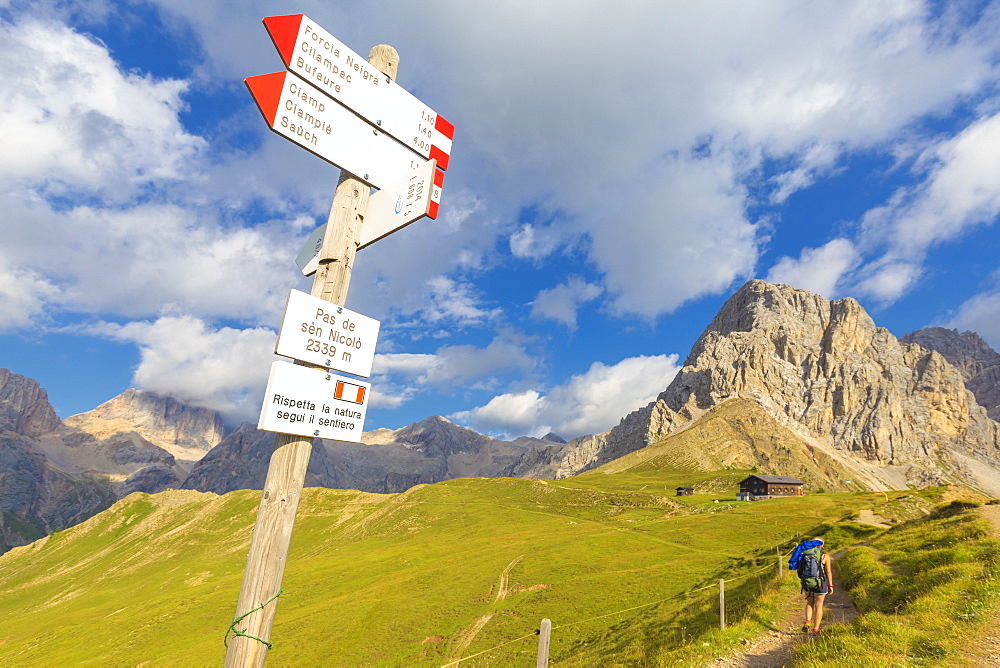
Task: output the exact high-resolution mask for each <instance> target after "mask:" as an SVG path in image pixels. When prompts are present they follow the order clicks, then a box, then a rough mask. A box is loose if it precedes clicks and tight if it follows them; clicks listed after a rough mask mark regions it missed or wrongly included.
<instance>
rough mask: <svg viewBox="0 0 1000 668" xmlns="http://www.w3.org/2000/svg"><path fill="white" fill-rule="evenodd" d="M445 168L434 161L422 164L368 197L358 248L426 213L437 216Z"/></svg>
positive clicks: (431, 216) (432, 216)
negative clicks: (437, 165)
mask: <svg viewBox="0 0 1000 668" xmlns="http://www.w3.org/2000/svg"><path fill="white" fill-rule="evenodd" d="M442 185H444V172H442V171H441V170H439V169H435V167H434V161H433V160H431V161H430V162H429V163H427V164H426V165H421V166H419V167H417V168H416V169H415V170H413V171H412V172H410V173H409V174H408V175H406V176H405V177H403V178H401V179H400V180H398V181H396V183H394V184H392V185H391V186H389V187H388V188H386V189H384V190H379V191H378V192H376V193H373V194H372V196H371V198H370V199H369V200H368V209H367V210H366V211H365V221H364V224H363V225H362V226H361V235H360V238H359V239H358V250H360V249H362V248H364V247H365V246H370V245H371V244H373V243H375V242H376V241H378V240H379V239H382V238H384V237H387V236H389V235H390V234H392V233H393V232H395V231H396V230H399V229H402V228H403V227H406V226H407V225H409V224H410V223H412V222H415V221H417V220H420V219H421V218H423V217H424V216H427V217H428V218H437V213H438V206H439V205H440V203H441V186H442Z"/></svg>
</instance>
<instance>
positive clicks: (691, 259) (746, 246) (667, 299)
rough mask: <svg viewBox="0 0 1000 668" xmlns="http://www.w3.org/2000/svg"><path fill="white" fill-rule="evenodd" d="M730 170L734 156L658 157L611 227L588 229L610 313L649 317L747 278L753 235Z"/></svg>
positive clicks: (606, 224) (743, 199)
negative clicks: (655, 163) (661, 159)
mask: <svg viewBox="0 0 1000 668" xmlns="http://www.w3.org/2000/svg"><path fill="white" fill-rule="evenodd" d="M736 169H737V167H736V165H735V158H734V157H733V156H725V155H723V156H714V155H713V156H711V157H708V158H701V159H699V158H694V159H673V158H668V159H664V160H663V161H662V162H661V163H660V164H658V165H656V166H655V168H651V169H650V171H649V172H648V173H647V174H645V175H644V177H643V179H642V182H643V186H644V188H643V189H642V190H641V191H639V192H637V193H636V195H635V197H634V198H632V199H631V200H629V201H623V202H619V203H618V204H619V210H618V211H617V213H616V216H615V218H614V219H613V224H611V221H610V220H604V221H601V222H600V224H596V223H595V225H594V227H592V228H591V229H590V230H589V234H590V236H591V238H592V240H593V241H592V250H591V253H590V256H591V260H592V261H593V262H594V263H595V264H596V265H597V267H598V268H599V269H600V270H601V271H603V272H604V278H605V285H606V287H607V290H608V291H609V292H610V293H611V294H612V303H611V308H612V310H613V311H614V312H616V313H619V314H636V315H640V316H644V317H655V316H656V315H659V314H661V313H665V312H670V311H672V310H674V309H676V308H677V307H678V306H680V305H681V304H683V303H685V302H686V301H689V300H691V299H694V298H695V297H699V296H703V295H707V294H714V293H718V292H722V291H724V290H726V289H727V288H728V287H729V286H730V285H731V284H732V283H733V281H736V280H737V279H740V278H746V277H748V276H750V275H751V274H752V272H753V268H754V265H755V264H756V261H757V254H758V250H757V244H758V231H757V228H756V227H755V226H754V225H752V224H751V223H750V222H749V221H748V220H747V219H746V213H745V207H746V193H745V191H744V189H743V188H742V187H740V186H738V185H736V184H735V181H736V178H735V173H734V172H735V171H736Z"/></svg>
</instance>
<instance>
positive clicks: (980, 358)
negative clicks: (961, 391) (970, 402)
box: [899, 327, 1000, 420]
mask: <svg viewBox="0 0 1000 668" xmlns="http://www.w3.org/2000/svg"><path fill="white" fill-rule="evenodd" d="M899 340H900V341H903V342H905V343H916V344H917V345H919V346H921V347H923V348H926V349H927V350H934V351H937V352H939V353H941V355H943V356H944V358H945V359H946V360H948V361H949V362H950V363H951V365H952V366H954V367H955V368H956V369H958V371H959V372H960V373H961V374H962V378H964V379H965V386H966V387H967V388H969V391H971V392H972V394H974V395H975V396H976V401H977V402H978V403H979V405H980V406H982V407H983V408H985V409H986V411H987V412H988V413H989V416H990V417H991V418H992V419H993V420H1000V353H998V352H997V351H995V350H993V348H991V347H990V346H989V344H988V343H986V342H985V341H983V339H982V337H980V336H979V335H978V334H976V333H975V332H962V333H961V334H959V333H958V330H957V329H945V328H944V327H928V328H927V329H920V330H917V331H915V332H911V333H909V334H907V335H905V336H903V337H901V338H900V339H899Z"/></svg>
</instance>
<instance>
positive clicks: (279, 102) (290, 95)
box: [245, 72, 427, 189]
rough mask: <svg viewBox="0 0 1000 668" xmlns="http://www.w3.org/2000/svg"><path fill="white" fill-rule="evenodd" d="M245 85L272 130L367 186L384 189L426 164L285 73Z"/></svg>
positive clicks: (258, 79)
mask: <svg viewBox="0 0 1000 668" xmlns="http://www.w3.org/2000/svg"><path fill="white" fill-rule="evenodd" d="M245 83H246V85H247V88H249V89H250V94H251V95H253V98H254V101H255V102H256V103H257V108H258V109H260V113H261V114H263V115H264V119H265V120H266V121H267V124H268V126H269V127H270V128H271V129H272V130H273V131H274V132H276V133H278V134H279V135H281V136H283V137H285V138H286V139H289V140H291V141H293V142H295V143H296V144H298V145H299V146H301V147H303V148H305V149H306V150H308V151H311V152H313V153H315V154H316V155H318V156H319V157H321V158H323V159H324V160H326V161H327V162H330V163H332V164H333V165H336V166H337V167H339V168H341V169H342V170H344V171H346V172H349V173H350V174H352V175H353V176H356V177H357V178H359V179H361V180H362V181H364V182H366V183H368V184H369V185H372V186H375V187H376V188H380V189H381V188H385V187H386V186H389V185H391V184H392V183H394V182H395V181H396V180H397V179H399V178H400V177H402V176H403V175H404V174H407V173H408V172H410V171H411V170H413V169H415V168H416V167H418V166H419V165H422V164H424V163H426V162H427V160H426V159H425V158H423V157H421V156H419V155H416V154H415V153H414V152H413V151H410V150H408V149H407V148H406V147H405V146H403V145H402V144H400V143H399V142H398V141H396V140H394V139H393V138H392V137H390V136H389V135H387V134H385V133H384V132H382V131H381V130H379V129H377V128H374V127H372V126H371V125H369V124H368V123H365V122H364V121H363V120H361V119H360V118H358V116H357V115H355V114H353V113H351V111H350V110H348V109H347V108H345V107H344V106H342V105H340V104H338V103H336V102H335V101H333V100H331V99H330V98H328V97H327V96H326V95H324V94H323V93H321V92H320V91H319V90H318V89H317V88H315V87H314V86H312V85H310V84H308V83H306V82H304V81H303V80H302V79H300V78H298V77H296V76H292V75H290V74H289V73H288V72H275V73H273V74H263V75H260V76H256V77H247V79H245Z"/></svg>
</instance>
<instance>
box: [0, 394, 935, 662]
mask: <svg viewBox="0 0 1000 668" xmlns="http://www.w3.org/2000/svg"><path fill="white" fill-rule="evenodd" d="M717 417H718V416H717ZM721 417H722V418H724V419H725V420H726V422H725V423H716V424H715V426H714V427H711V431H710V432H706V433H708V435H709V436H712V438H708V436H706V435H705V434H702V436H701V437H700V438H701V441H700V442H701V443H705V442H710V443H714V444H715V445H713V446H712V447H710V448H708V450H709V452H708V454H702V455H698V456H699V457H702V456H704V457H707V458H708V459H707V460H706V461H705V462H703V463H700V464H698V465H697V466H694V465H692V462H691V461H689V459H690V456H689V455H690V454H691V452H692V449H693V448H695V447H696V446H698V442H695V440H693V438H694V436H696V435H697V433H696V432H695V431H693V430H688V431H686V432H682V434H679V435H677V436H674V437H671V438H670V439H667V440H665V441H663V442H661V443H660V444H658V445H655V446H650V447H649V448H646V449H645V450H644V451H641V452H640V453H635V454H634V455H630V456H629V458H623V460H619V461H617V462H612V464H611V465H609V466H608V467H606V468H604V469H598V470H596V471H593V472H590V473H588V474H585V475H582V476H578V477H576V478H573V479H570V480H563V481H548V482H545V481H537V480H521V479H493V480H488V479H479V478H465V479H459V480H452V481H448V482H443V483H439V484H436V485H431V486H424V487H418V488H414V489H412V490H410V491H409V492H406V493H404V494H395V495H377V494H367V493H362V492H356V491H340V490H328V489H309V490H306V492H305V493H304V494H303V500H302V504H301V505H300V508H299V517H298V520H297V524H296V528H295V532H294V537H293V541H292V546H291V552H290V555H289V565H288V568H287V570H286V572H285V578H284V582H283V586H284V588H285V590H286V593H285V594H284V595H283V596H282V597H281V599H280V601H279V603H278V611H277V617H276V621H275V626H274V629H273V633H272V636H271V637H272V640H273V641H274V643H275V644H274V649H273V650H271V652H269V656H268V664H269V665H275V666H297V665H303V666H307V665H408V666H410V665H427V666H440V665H442V664H444V663H447V662H448V661H451V660H454V659H457V658H460V657H469V656H470V655H476V654H478V653H480V652H482V654H479V656H477V657H475V658H473V659H471V660H469V661H464V662H462V663H461V664H460V665H462V666H469V665H496V664H507V665H509V664H512V663H516V664H518V665H522V664H530V663H531V662H532V661H533V660H534V655H535V651H536V640H535V637H534V636H533V635H531V634H532V631H533V630H534V629H536V628H537V627H538V624H539V621H540V620H541V619H542V618H545V617H547V618H549V619H551V620H552V621H553V641H552V658H553V660H554V661H558V662H562V663H565V664H567V665H595V664H604V665H608V664H615V663H624V664H628V665H634V664H636V663H643V664H650V665H664V664H665V663H666V664H675V663H677V661H678V660H683V661H686V660H687V658H691V657H698V656H699V655H698V652H699V651H701V648H702V647H703V646H702V642H701V639H704V638H708V639H710V640H711V641H712V642H713V643H715V642H716V640H715V639H714V638H713V635H712V633H711V631H710V630H711V629H712V628H713V626H716V625H717V623H718V621H717V620H718V616H717V615H718V612H717V602H718V589H717V585H718V580H719V578H720V577H725V578H726V579H727V580H730V583H729V584H727V601H728V605H727V610H728V612H727V615H728V617H729V620H730V623H731V624H734V625H737V626H738V625H739V624H741V623H742V624H746V623H748V622H747V621H746V620H748V619H749V618H750V617H752V616H753V615H757V617H758V618H757V621H755V622H754V623H756V624H757V626H756V627H755V628H756V629H757V630H759V629H760V628H763V627H762V626H761V625H762V624H766V623H767V622H766V619H763V618H761V617H760V615H761V614H763V613H761V610H762V609H763V608H766V606H761V605H760V604H759V601H758V599H759V598H760V596H761V595H762V594H766V593H767V591H768V588H769V587H770V585H769V584H768V580H769V579H770V578H773V574H774V573H775V570H773V568H774V562H775V548H776V546H778V545H781V546H782V547H783V549H784V548H787V547H788V546H789V545H790V544H791V542H792V541H793V540H794V539H795V538H796V537H797V536H798V534H800V533H802V534H806V533H812V532H814V531H816V530H825V529H827V528H829V527H830V526H831V523H838V522H839V521H841V520H844V519H846V518H849V517H850V516H852V515H854V514H855V513H857V511H859V510H861V509H870V508H876V509H877V510H878V511H879V512H880V513H881V514H882V515H883V516H886V517H892V518H894V519H899V520H902V519H907V518H909V517H912V516H914V515H915V514H919V513H920V512H922V511H923V509H925V508H926V507H928V506H929V505H930V503H929V502H928V501H927V500H926V499H922V498H920V495H914V494H912V493H911V494H907V493H904V492H900V493H890V494H889V495H883V494H881V493H879V494H822V495H810V496H807V497H804V498H790V499H780V500H773V501H768V502H762V503H753V504H746V503H743V504H739V503H736V502H735V501H733V498H734V495H735V491H736V483H737V482H738V481H739V480H741V479H742V478H744V477H745V476H746V475H747V474H748V473H749V470H747V469H740V468H737V463H736V462H734V461H729V463H728V464H727V463H726V462H725V461H720V460H718V459H717V458H718V457H719V456H722V455H725V456H727V457H728V456H730V455H726V454H725V453H727V452H730V450H731V445H732V444H733V443H734V442H735V441H737V440H739V439H741V438H742V439H744V440H745V438H747V436H746V434H744V435H743V436H741V435H740V429H744V431H745V430H746V427H739V424H738V423H739V419H738V417H739V416H738V415H736V414H728V413H725V412H723V415H722V416H721ZM750 418H753V419H756V417H755V416H753V415H752V414H751V415H750V416H749V417H748V418H747V420H749V419H750ZM747 420H744V422H747ZM734 425H736V426H735V427H734ZM685 434H686V436H685ZM682 436H683V437H684V439H687V440H685V441H683V443H684V444H685V445H684V447H681V448H678V447H676V443H674V444H671V443H670V442H669V441H671V440H672V439H679V437H682ZM750 438H751V439H752V440H756V441H761V442H764V441H765V440H767V438H769V437H768V436H767V428H765V429H763V430H762V431H761V432H760V433H759V434H758V435H757V436H752V435H751V436H750ZM781 438H783V437H781ZM734 439H735V440H734ZM779 440H780V439H779ZM781 443H783V441H781V442H778V447H777V448H776V449H773V450H774V451H775V452H785V450H784V449H782V448H783V446H782V444H781ZM713 448H714V449H713ZM763 450H764V451H765V452H767V448H766V447H765V448H763ZM787 450H788V451H789V452H795V448H794V447H792V446H791V445H789V446H788V448H787ZM719 453H722V455H720V454H719ZM713 457H714V458H716V459H712V458H713ZM720 465H721V467H722V468H725V466H729V467H730V468H728V469H725V470H722V471H714V472H713V471H711V470H709V469H710V467H711V466H720ZM769 472H776V473H787V471H784V470H772V471H769ZM679 485H692V486H694V487H696V489H698V490H709V491H710V492H711V493H702V494H697V495H695V496H693V497H684V498H680V499H678V498H676V497H673V496H672V495H673V489H674V488H675V487H677V486H679ZM259 496H260V493H259V492H254V491H241V492H233V493H230V494H227V495H224V496H221V497H219V496H215V495H212V494H200V493H197V492H187V491H185V492H180V491H170V492H165V493H162V494H158V495H155V496H147V495H143V494H134V495H132V496H130V497H128V498H126V499H123V500H122V501H120V502H119V503H118V504H116V505H115V506H114V507H113V508H112V509H110V510H109V511H107V512H105V513H102V514H100V515H98V516H96V517H94V518H92V519H91V520H89V521H87V522H85V523H84V524H81V525H78V526H76V527H73V528H72V529H69V530H67V531H63V532H60V533H57V534H54V535H52V536H50V537H49V538H47V539H42V540H40V541H37V542H36V543H34V544H32V545H30V546H27V547H25V548H18V549H15V550H13V551H11V552H10V553H8V554H5V555H3V556H2V557H0V592H2V593H0V664H3V665H26V666H50V665H88V664H89V665H101V666H135V665H136V664H140V663H142V662H145V661H149V662H151V664H150V665H154V666H200V665H205V666H210V665H213V666H214V665H219V664H221V662H222V657H223V656H224V654H225V649H224V647H223V645H222V638H223V635H224V633H225V631H226V629H227V627H228V625H229V622H230V621H231V619H232V615H233V610H234V608H235V603H236V598H237V594H238V591H239V584H240V579H241V577H242V572H243V562H244V560H245V558H246V550H247V546H248V544H249V537H250V532H251V528H252V526H253V521H254V516H255V513H256V506H257V502H258V500H259ZM838 531H839V532H841V533H842V534H843V535H842V536H841V540H843V541H849V540H852V539H854V538H855V537H856V536H857V532H856V531H854V530H853V529H852V528H851V525H850V523H849V522H848V523H845V522H839V523H838V524H837V526H836V527H835V528H834V531H833V532H832V534H828V536H831V537H834V538H835V537H836V535H837V532H838ZM505 570H506V571H508V572H509V579H503V578H502V574H503V573H504V572H505ZM786 580H787V578H786ZM502 581H506V585H507V587H506V592H507V595H506V597H500V596H499V595H498V594H499V593H500V590H501V582H502ZM691 592H694V593H691ZM598 617H599V618H600V619H595V618H598ZM487 618H488V619H487ZM741 620H743V621H741ZM477 622H481V629H480V630H479V631H478V633H472V630H474V629H475V628H477V626H478V624H477ZM751 630H753V629H751ZM526 636H527V637H526ZM518 639H520V640H518ZM736 640H737V639H736V637H735V636H733V637H729V638H728V640H727V638H726V637H720V638H719V639H718V642H719V643H721V645H724V644H725V643H726V642H731V641H732V642H735V641H736ZM511 641H514V642H511ZM504 643H508V644H506V645H504ZM721 645H720V646H721ZM498 646H499V647H498ZM715 649H716V647H714V646H713V647H712V648H709V650H705V651H706V652H707V651H714V650H715Z"/></svg>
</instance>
